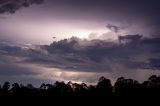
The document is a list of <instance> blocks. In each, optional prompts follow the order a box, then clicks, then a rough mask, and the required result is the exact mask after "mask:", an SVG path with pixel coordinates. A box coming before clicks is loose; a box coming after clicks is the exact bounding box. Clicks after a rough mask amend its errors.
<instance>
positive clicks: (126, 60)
mask: <svg viewBox="0 0 160 106" xmlns="http://www.w3.org/2000/svg"><path fill="white" fill-rule="evenodd" d="M137 36H138V37H139V40H135V38H137ZM124 38H125V39H121V40H122V42H123V43H118V44H117V43H115V42H109V41H103V40H91V41H88V40H86V41H85V42H86V44H85V45H82V44H81V42H83V40H81V39H73V38H72V39H65V40H61V41H57V42H53V43H52V44H50V45H41V46H39V49H41V50H39V49H33V50H32V49H29V50H27V51H25V52H27V53H26V54H24V55H23V56H24V57H26V58H25V60H24V61H23V62H24V63H25V62H26V63H33V64H40V65H43V66H44V67H50V68H60V69H65V70H72V71H76V70H77V71H78V70H79V71H87V72H113V71H114V70H113V67H114V65H115V64H116V65H119V66H122V67H124V68H126V69H144V64H145V62H146V61H149V59H150V58H152V57H155V58H157V57H158V56H159V55H160V50H159V45H160V44H159V40H158V39H159V38H142V36H141V35H126V36H124ZM128 40H129V41H130V42H128ZM23 53H24V52H23ZM153 63H154V62H152V64H153Z"/></svg>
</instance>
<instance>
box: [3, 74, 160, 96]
mask: <svg viewBox="0 0 160 106" xmlns="http://www.w3.org/2000/svg"><path fill="white" fill-rule="evenodd" d="M158 95H160V76H156V75H152V76H151V77H149V79H148V80H147V81H144V82H143V83H139V82H138V81H136V80H133V79H125V78H124V77H120V78H118V79H117V81H116V82H115V84H114V85H113V86H112V84H111V81H110V80H109V79H106V78H105V77H101V78H100V79H99V81H98V83H97V85H94V86H93V85H86V84H85V83H81V84H78V83H72V82H68V83H64V82H58V81H57V82H55V83H54V84H44V83H43V84H42V85H41V86H40V87H39V88H36V87H34V86H33V85H32V84H27V85H25V86H24V85H23V84H18V83H14V84H12V85H11V84H10V83H9V82H5V83H4V84H3V85H1V86H0V96H32V97H33V96H52V97H62V96H73V97H74V96H78V97H79V96H85V97H87V96H90V97H98V96H106V97H119V96H126V97H127V96H150V97H151V96H158Z"/></svg>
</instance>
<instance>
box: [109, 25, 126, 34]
mask: <svg viewBox="0 0 160 106" xmlns="http://www.w3.org/2000/svg"><path fill="white" fill-rule="evenodd" d="M106 27H107V28H108V29H110V30H111V31H113V32H115V33H118V32H119V31H120V30H122V29H123V28H121V27H118V26H116V25H111V24H108V25H107V26H106Z"/></svg>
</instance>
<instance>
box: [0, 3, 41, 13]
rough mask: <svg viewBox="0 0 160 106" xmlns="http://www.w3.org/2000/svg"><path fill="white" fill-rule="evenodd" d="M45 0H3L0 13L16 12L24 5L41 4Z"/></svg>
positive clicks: (0, 4)
mask: <svg viewBox="0 0 160 106" xmlns="http://www.w3.org/2000/svg"><path fill="white" fill-rule="evenodd" d="M42 2H43V0H1V1H0V14H5V13H11V14H13V13H15V12H16V11H17V10H19V9H21V8H23V7H29V6H30V5H32V4H41V3H42Z"/></svg>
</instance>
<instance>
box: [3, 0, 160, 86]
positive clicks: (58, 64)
mask: <svg viewBox="0 0 160 106" xmlns="http://www.w3.org/2000/svg"><path fill="white" fill-rule="evenodd" d="M159 10H160V2H159V0H0V58H1V59H0V79H1V82H3V81H6V80H7V81H12V82H23V83H34V84H39V83H42V82H54V81H55V80H65V81H69V80H71V81H76V82H86V83H95V81H97V79H98V77H100V76H106V77H107V78H110V79H112V81H113V82H114V81H115V80H116V78H118V77H120V76H124V77H127V78H135V79H138V80H139V81H143V80H145V79H146V78H147V77H148V76H150V75H152V74H156V75H159V74H160V72H159V70H160V58H159V57H160V48H159V46H160V38H159V37H160V32H159V28H160V21H159V19H160V11H159Z"/></svg>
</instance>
